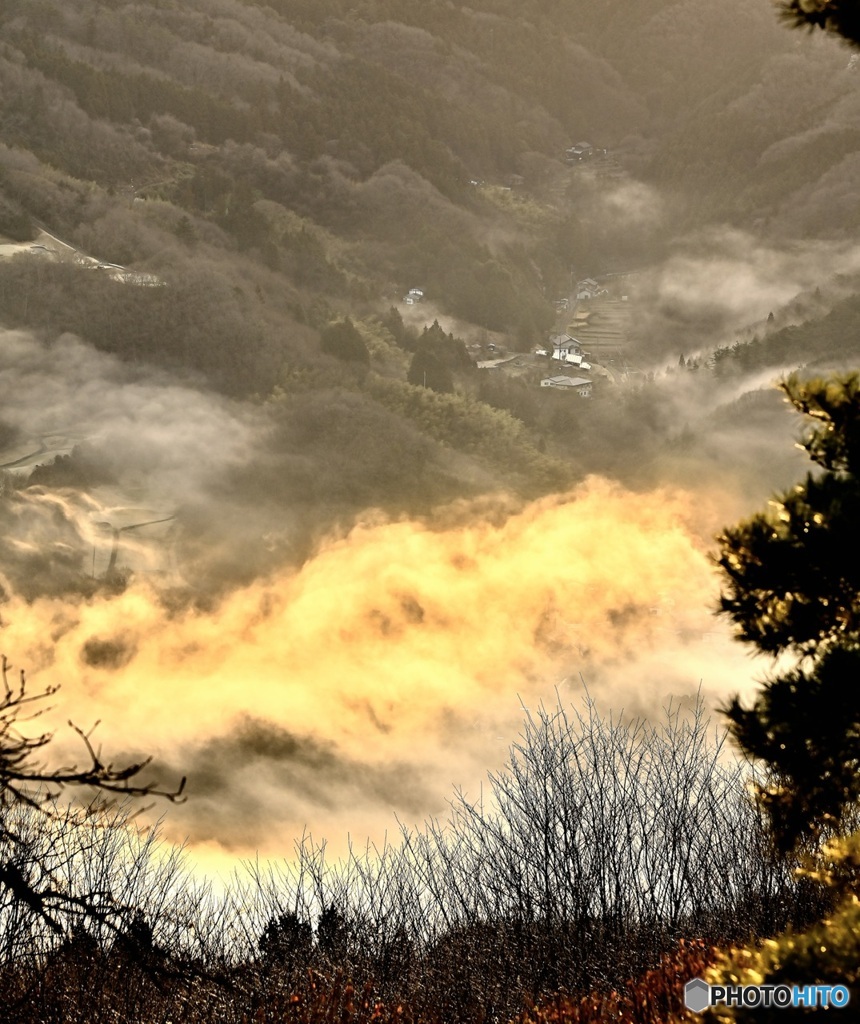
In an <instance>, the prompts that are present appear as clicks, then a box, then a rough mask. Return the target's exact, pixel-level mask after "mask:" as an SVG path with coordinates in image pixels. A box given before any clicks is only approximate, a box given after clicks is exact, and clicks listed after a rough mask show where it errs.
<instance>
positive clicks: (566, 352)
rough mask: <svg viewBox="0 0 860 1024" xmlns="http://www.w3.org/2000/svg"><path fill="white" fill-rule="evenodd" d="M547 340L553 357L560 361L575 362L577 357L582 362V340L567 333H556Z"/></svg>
mask: <svg viewBox="0 0 860 1024" xmlns="http://www.w3.org/2000/svg"><path fill="white" fill-rule="evenodd" d="M549 340H550V344H551V345H552V357H553V359H558V360H559V361H560V362H562V363H575V362H576V361H577V359H578V360H579V362H582V342H580V341H577V340H576V338H572V337H571V336H570V335H569V334H557V335H556V336H555V337H554V338H550V339H549Z"/></svg>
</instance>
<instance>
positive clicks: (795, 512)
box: [717, 373, 860, 851]
mask: <svg viewBox="0 0 860 1024" xmlns="http://www.w3.org/2000/svg"><path fill="white" fill-rule="evenodd" d="M780 387H781V390H782V391H783V392H784V393H785V395H786V396H787V398H788V400H789V401H790V402H791V404H792V405H793V406H794V407H795V408H796V409H797V410H798V411H799V412H801V413H803V414H804V415H805V416H807V417H808V418H809V419H811V420H812V421H813V426H812V427H811V428H810V429H809V430H808V431H807V433H806V434H805V436H804V437H803V439H802V441H801V446H802V447H803V448H804V449H805V450H806V451H807V453H808V454H809V456H810V458H811V459H812V460H813V462H815V463H816V464H817V465H818V467H820V471H819V472H817V473H809V474H807V476H806V479H805V480H804V481H802V482H801V483H798V484H797V485H796V486H795V487H793V488H792V489H791V490H789V491H787V492H785V493H784V494H780V495H777V496H776V498H775V499H774V500H773V501H771V502H770V505H769V507H768V509H767V510H766V511H764V512H759V513H757V514H756V515H754V516H752V517H751V518H750V519H748V520H746V521H744V522H741V523H740V524H738V525H737V526H735V527H732V528H730V529H727V530H725V531H724V532H723V533H722V534H721V536H720V537H719V538H718V541H719V544H720V553H719V557H718V559H717V563H718V565H719V567H720V569H721V570H722V574H723V580H724V584H725V587H724V590H723V593H722V595H721V598H720V611H721V612H722V614H724V615H727V616H728V617H729V618H731V619H732V620H733V622H734V623H735V626H736V629H737V633H736V635H737V637H738V639H740V640H741V641H743V642H745V643H749V644H752V645H753V646H754V647H756V648H757V649H758V650H759V651H761V652H763V653H766V654H769V655H773V656H778V655H782V654H787V655H794V656H795V658H796V664H795V665H794V666H792V667H790V668H789V669H787V670H785V671H783V672H780V673H778V674H776V675H772V676H770V677H769V678H768V679H767V680H766V681H765V682H764V684H763V687H762V690H761V692H760V694H759V696H758V698H757V699H756V701H755V703H754V704H753V706H752V707H751V708H744V707H742V706H741V704H740V702H739V700H738V699H737V698H735V699H734V700H732V701H731V703H730V704H729V705H728V707H727V708H726V714H727V715H728V718H729V722H730V728H731V731H732V733H733V734H734V736H735V738H736V740H737V741H738V743H739V744H740V746H741V748H742V749H743V750H744V751H745V752H746V753H748V754H750V755H752V756H753V757H755V758H759V759H761V760H763V761H764V762H765V763H766V764H767V765H768V766H769V768H770V769H771V770H772V772H773V773H774V775H773V780H772V781H771V782H770V783H768V784H767V785H764V786H762V787H761V790H760V796H761V799H762V803H763V806H764V808H765V810H766V811H767V813H768V814H769V816H770V820H771V824H772V826H773V831H774V838H775V839H776V841H777V844H778V846H779V847H780V848H781V849H783V850H784V851H786V850H789V849H791V848H793V847H794V846H795V845H796V844H797V843H798V841H799V840H801V839H802V838H803V837H807V838H808V837H812V838H813V839H814V838H817V837H820V836H821V834H822V831H824V830H827V829H833V828H837V827H838V826H839V824H840V821H841V819H842V817H843V815H844V812H845V810H846V808H847V807H848V806H849V805H850V804H851V803H852V802H854V801H856V800H857V798H858V797H860V686H858V685H857V680H858V678H860V546H858V545H857V543H856V532H857V523H858V521H860V375H858V374H857V373H852V374H846V375H842V376H838V377H834V378H831V379H828V380H821V379H815V380H809V381H806V382H802V381H800V380H799V379H798V378H797V377H796V376H792V377H790V378H788V379H787V380H786V381H784V382H783V383H782V384H781V385H780Z"/></svg>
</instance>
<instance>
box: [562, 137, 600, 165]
mask: <svg viewBox="0 0 860 1024" xmlns="http://www.w3.org/2000/svg"><path fill="white" fill-rule="evenodd" d="M593 153H594V146H592V145H591V143H590V142H577V143H575V144H574V145H573V146H571V147H570V149H566V150H565V152H564V155H565V158H566V159H567V160H568V161H569V162H570V163H578V162H579V161H580V160H588V158H589V157H590V156H592V154H593Z"/></svg>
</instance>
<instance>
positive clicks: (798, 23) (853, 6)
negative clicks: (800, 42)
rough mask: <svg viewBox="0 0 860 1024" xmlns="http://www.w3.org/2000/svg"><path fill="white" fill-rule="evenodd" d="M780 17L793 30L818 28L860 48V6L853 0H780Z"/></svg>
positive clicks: (778, 5)
mask: <svg viewBox="0 0 860 1024" xmlns="http://www.w3.org/2000/svg"><path fill="white" fill-rule="evenodd" d="M777 7H778V9H779V13H780V16H781V17H782V18H783V20H785V21H787V22H788V23H789V24H790V25H792V26H793V27H795V28H805V27H808V28H810V29H814V28H820V29H823V30H824V31H825V32H832V33H834V35H839V36H842V38H843V39H845V40H847V41H848V42H849V43H852V44H853V45H855V46H858V47H860V7H858V5H857V2H856V0H781V2H779V3H778V4H777Z"/></svg>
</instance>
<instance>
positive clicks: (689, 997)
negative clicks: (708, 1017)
mask: <svg viewBox="0 0 860 1024" xmlns="http://www.w3.org/2000/svg"><path fill="white" fill-rule="evenodd" d="M684 1004H685V1006H686V1007H687V1009H688V1010H692V1011H693V1012H694V1013H701V1012H702V1011H703V1010H707V1008H708V1007H709V1006H710V1005H711V986H710V985H709V984H708V983H707V982H705V981H702V979H701V978H693V979H692V981H688V982H687V984H686V985H685V986H684Z"/></svg>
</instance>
